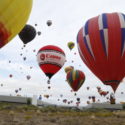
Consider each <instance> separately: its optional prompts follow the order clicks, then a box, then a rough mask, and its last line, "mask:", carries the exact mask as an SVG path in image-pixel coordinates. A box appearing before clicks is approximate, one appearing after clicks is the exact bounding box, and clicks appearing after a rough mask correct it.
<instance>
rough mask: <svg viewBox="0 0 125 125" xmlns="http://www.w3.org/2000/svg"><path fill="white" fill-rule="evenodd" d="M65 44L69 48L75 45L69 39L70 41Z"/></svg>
mask: <svg viewBox="0 0 125 125" xmlns="http://www.w3.org/2000/svg"><path fill="white" fill-rule="evenodd" d="M67 46H68V48H69V49H70V50H72V49H73V48H74V47H75V43H74V42H72V41H70V42H68V43H67Z"/></svg>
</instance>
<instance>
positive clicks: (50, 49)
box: [0, 0, 125, 92]
mask: <svg viewBox="0 0 125 125" xmlns="http://www.w3.org/2000/svg"><path fill="white" fill-rule="evenodd" d="M10 3H11V4H10ZM32 3H33V1H32V0H21V2H19V1H18V0H13V2H12V0H2V1H1V5H0V48H2V47H3V46H4V45H6V44H7V43H8V42H10V41H11V40H12V39H13V38H14V37H15V36H16V35H17V34H18V35H19V37H20V39H21V40H22V41H23V42H24V44H27V43H28V42H30V41H32V40H33V39H34V38H35V36H36V31H35V29H34V27H32V26H31V25H28V24H26V22H27V20H28V17H29V15H30V12H31V9H32ZM19 7H20V9H19ZM5 8H7V9H6V11H5ZM12 15H13V16H12ZM47 25H48V26H51V25H52V21H51V20H48V21H47ZM39 34H40V32H39ZM67 45H68V47H69V49H70V50H72V49H73V48H74V46H75V43H74V42H69V43H68V44H67ZM77 47H78V51H79V54H80V56H81V59H82V60H83V62H84V63H85V64H86V65H87V67H88V68H89V69H90V70H91V71H92V72H93V73H94V74H95V75H96V76H97V77H98V78H99V79H100V80H101V81H102V82H103V83H104V84H105V85H110V86H111V87H112V89H113V90H114V92H115V91H116V89H117V87H118V85H119V84H120V82H121V80H122V79H123V78H124V76H125V15H124V14H122V13H117V12H115V13H103V14H101V15H99V16H96V17H94V18H91V19H89V20H88V21H87V22H86V23H85V25H84V26H83V27H82V28H81V29H80V30H79V32H78V34H77ZM37 60H38V64H39V66H40V68H41V69H42V70H43V72H44V73H45V74H46V76H48V78H49V79H51V78H52V76H53V75H54V74H56V73H57V72H58V71H59V70H60V69H61V67H62V66H63V65H64V63H65V61H66V59H65V53H64V51H63V50H62V49H61V48H59V47H57V46H55V45H46V46H44V47H42V48H40V50H39V51H38V53H37ZM65 72H66V74H67V76H66V80H67V82H68V83H69V85H70V86H71V87H72V89H73V90H74V91H77V90H78V89H79V88H80V87H81V86H82V84H83V83H84V81H85V75H84V73H83V72H82V71H80V70H75V69H74V67H72V66H69V67H66V68H65ZM48 82H49V81H48Z"/></svg>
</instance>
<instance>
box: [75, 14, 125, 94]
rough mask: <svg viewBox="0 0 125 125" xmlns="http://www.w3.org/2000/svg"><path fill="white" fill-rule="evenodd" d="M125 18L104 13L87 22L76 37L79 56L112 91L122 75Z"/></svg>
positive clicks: (124, 72)
mask: <svg viewBox="0 0 125 125" xmlns="http://www.w3.org/2000/svg"><path fill="white" fill-rule="evenodd" d="M124 26H125V15H124V14H123V13H104V14H101V15H99V16H97V17H94V18H91V19H89V20H88V21H87V22H86V24H85V26H84V27H82V28H81V29H80V31H79V32H78V35H77V44H78V50H79V54H80V56H81V58H82V60H83V62H84V63H85V64H86V65H87V66H88V67H89V69H90V70H91V71H92V72H93V73H94V74H95V75H96V76H97V77H98V78H99V79H100V80H101V81H102V82H103V83H104V84H105V85H110V86H111V87H112V89H113V90H114V92H115V91H116V89H117V87H118V86H119V84H120V82H121V80H122V79H123V78H124V76H125V27H124Z"/></svg>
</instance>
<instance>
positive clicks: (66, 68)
mask: <svg viewBox="0 0 125 125" xmlns="http://www.w3.org/2000/svg"><path fill="white" fill-rule="evenodd" d="M73 69H74V67H73V66H67V67H65V69H64V70H65V73H68V72H70V71H71V70H73Z"/></svg>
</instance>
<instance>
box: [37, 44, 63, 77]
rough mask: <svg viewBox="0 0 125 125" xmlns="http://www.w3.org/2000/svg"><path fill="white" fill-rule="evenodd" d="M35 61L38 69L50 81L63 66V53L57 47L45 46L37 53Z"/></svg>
mask: <svg viewBox="0 0 125 125" xmlns="http://www.w3.org/2000/svg"><path fill="white" fill-rule="evenodd" d="M37 60H38V64H39V66H40V68H41V69H42V70H43V72H44V73H45V74H46V76H48V77H49V79H50V78H51V77H52V76H53V75H54V74H55V73H57V72H58V71H59V70H60V69H61V67H62V66H63V65H64V63H65V53H64V51H63V50H62V49H61V48H59V47H57V46H54V45H47V46H44V47H42V48H41V49H40V50H39V51H38V53H37Z"/></svg>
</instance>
